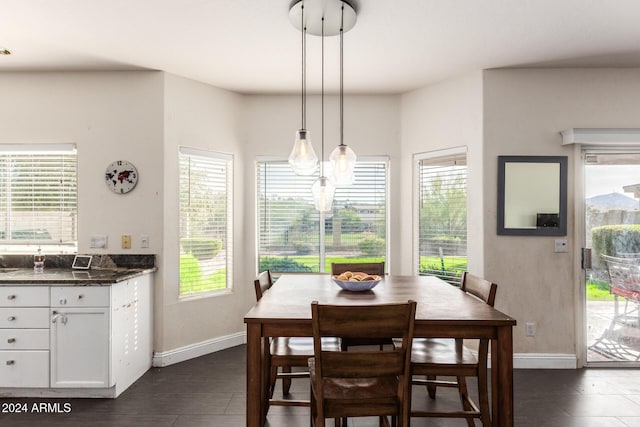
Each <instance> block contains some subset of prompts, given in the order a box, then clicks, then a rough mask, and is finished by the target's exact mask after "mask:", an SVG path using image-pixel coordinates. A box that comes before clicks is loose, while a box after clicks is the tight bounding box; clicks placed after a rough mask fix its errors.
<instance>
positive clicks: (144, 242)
mask: <svg viewBox="0 0 640 427" xmlns="http://www.w3.org/2000/svg"><path fill="white" fill-rule="evenodd" d="M140 247H141V248H148V247H149V236H148V235H146V234H142V235H141V236H140Z"/></svg>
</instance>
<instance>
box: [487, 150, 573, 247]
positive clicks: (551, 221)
mask: <svg viewBox="0 0 640 427" xmlns="http://www.w3.org/2000/svg"><path fill="white" fill-rule="evenodd" d="M567 163H568V161H567V156H498V234H499V235H515V236H566V235H567Z"/></svg>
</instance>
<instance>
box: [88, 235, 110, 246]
mask: <svg viewBox="0 0 640 427" xmlns="http://www.w3.org/2000/svg"><path fill="white" fill-rule="evenodd" d="M107 243H108V241H107V236H106V235H102V234H93V235H91V237H90V238H89V247H90V248H106V247H107Z"/></svg>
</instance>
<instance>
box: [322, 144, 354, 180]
mask: <svg viewBox="0 0 640 427" xmlns="http://www.w3.org/2000/svg"><path fill="white" fill-rule="evenodd" d="M329 160H331V167H332V169H333V182H334V184H335V185H336V186H343V185H351V184H353V171H354V169H355V167H356V153H354V152H353V150H352V149H351V148H349V146H348V145H338V146H337V147H336V148H335V150H333V151H332V152H331V157H329Z"/></svg>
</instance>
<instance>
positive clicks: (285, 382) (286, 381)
mask: <svg viewBox="0 0 640 427" xmlns="http://www.w3.org/2000/svg"><path fill="white" fill-rule="evenodd" d="M282 372H284V373H287V374H289V373H291V366H283V367H282ZM290 389H291V378H283V379H282V394H283V395H285V396H286V395H287V394H289V390H290Z"/></svg>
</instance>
